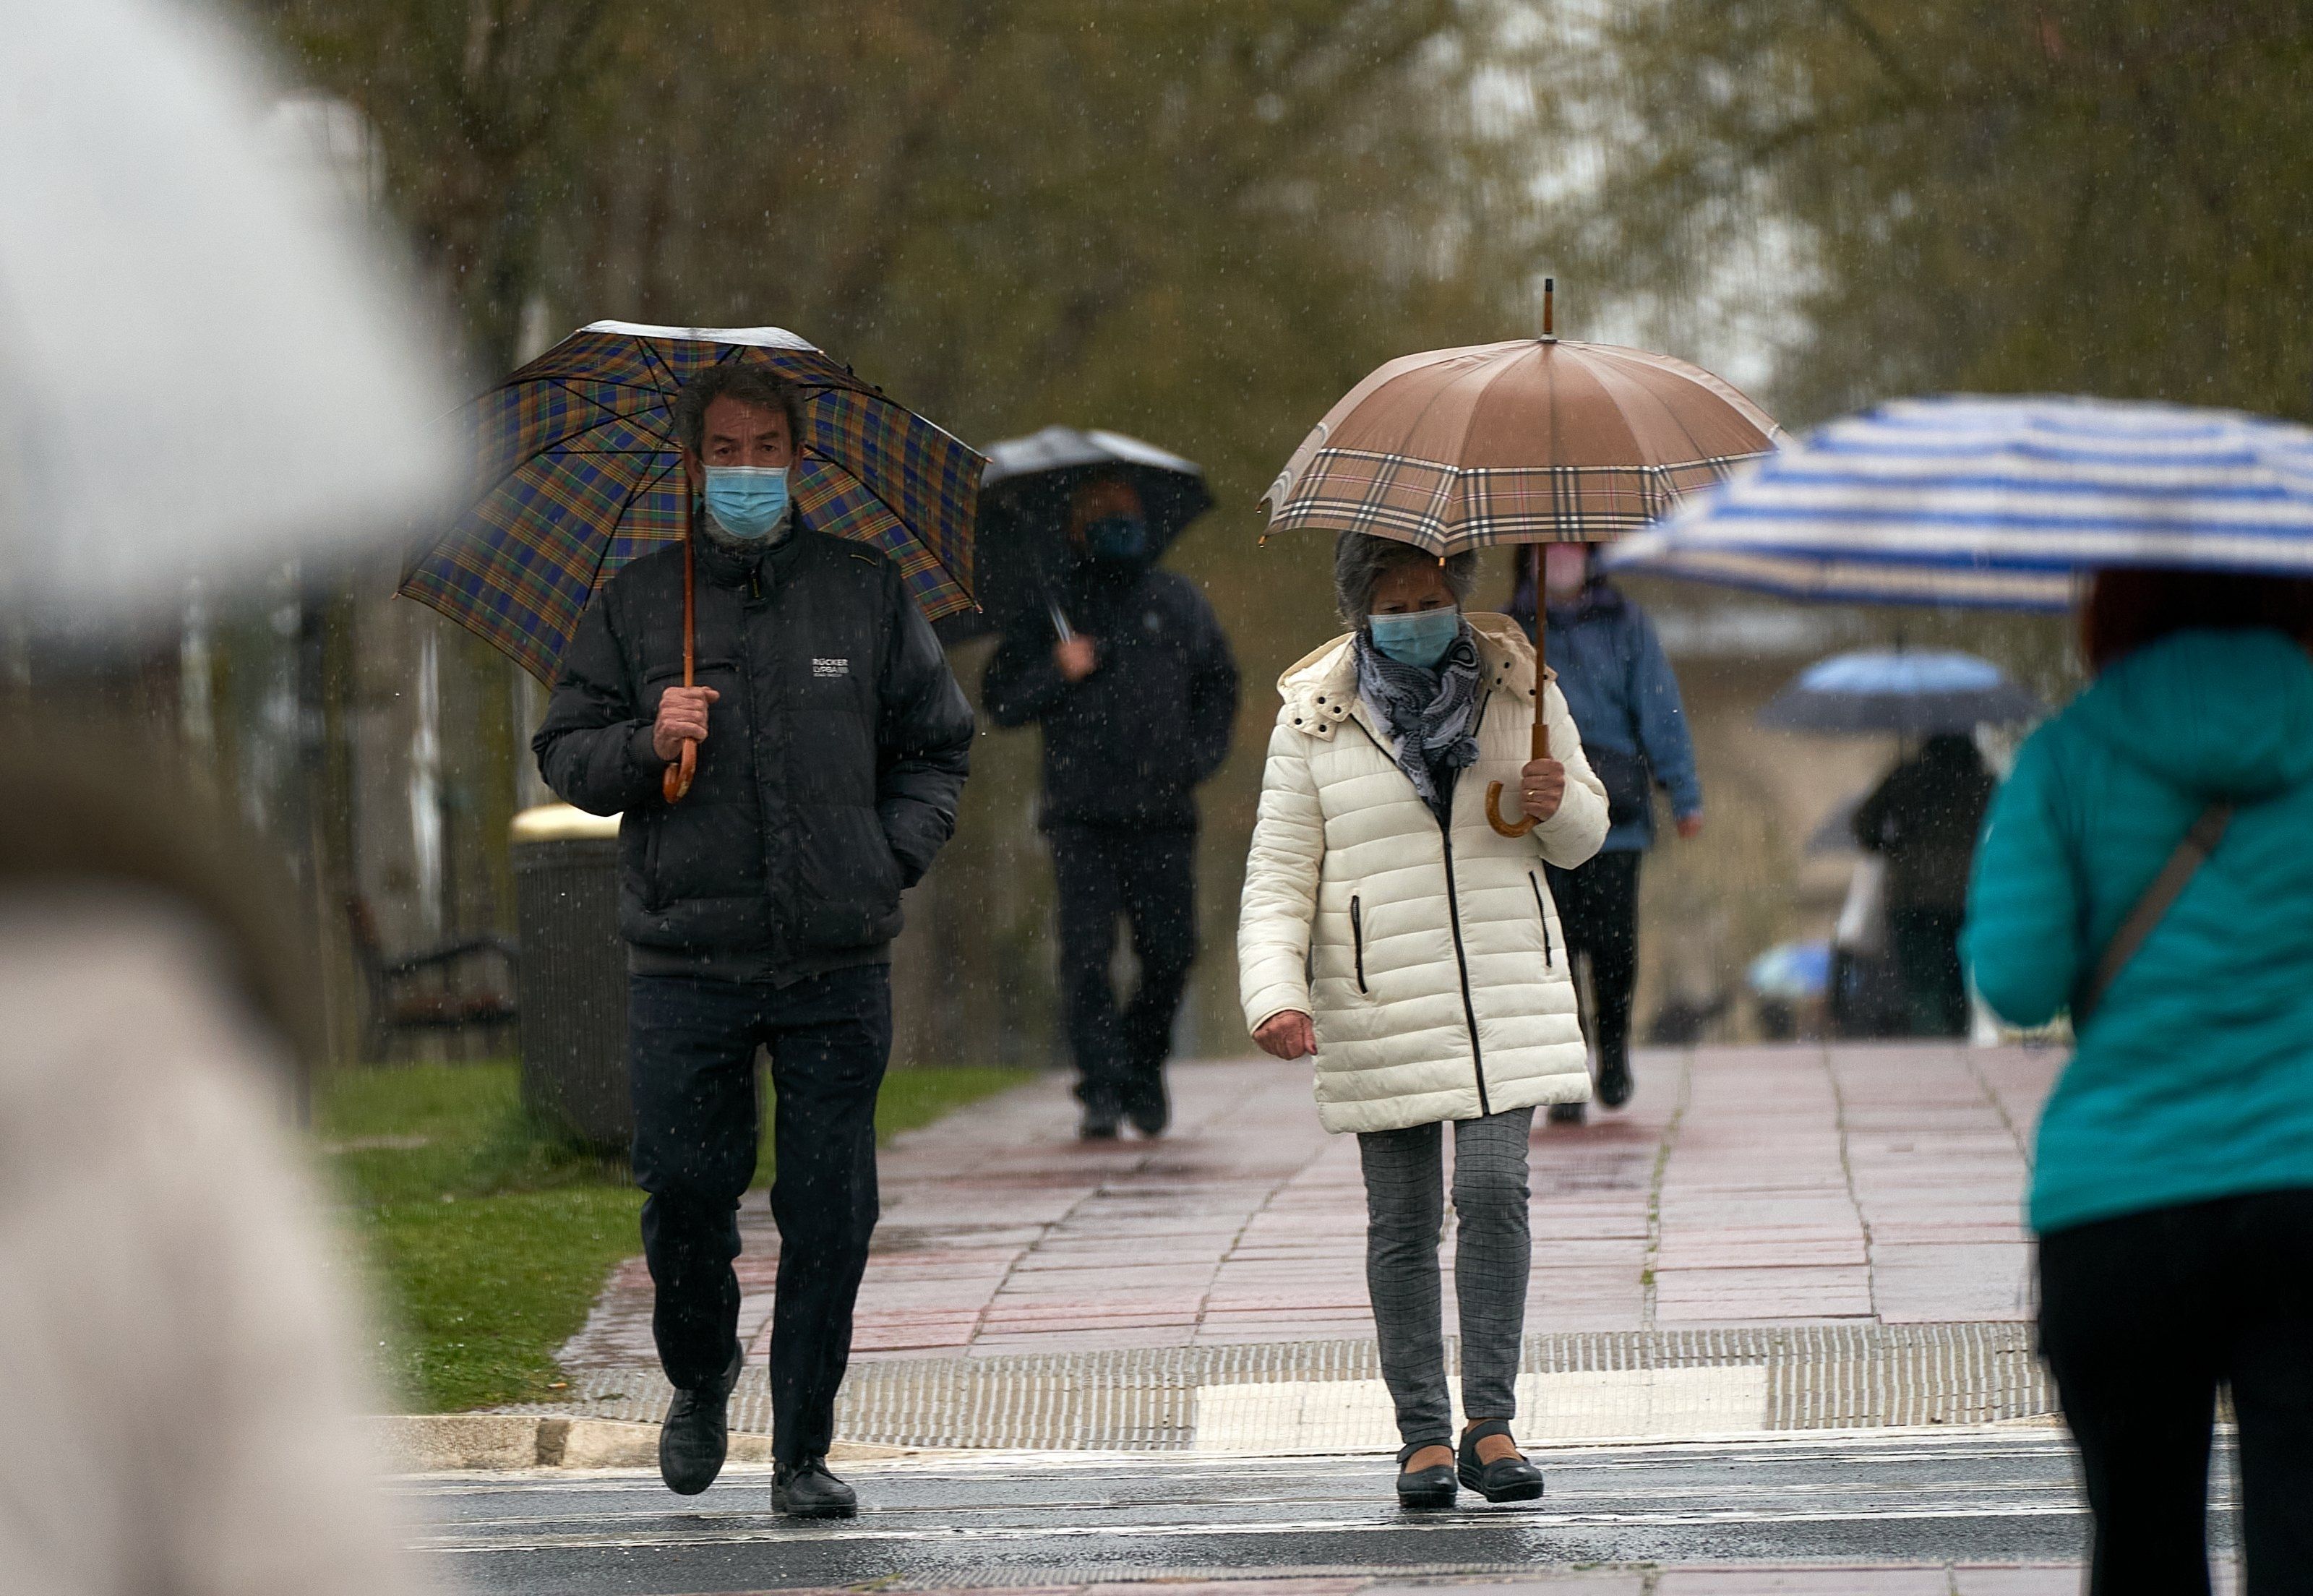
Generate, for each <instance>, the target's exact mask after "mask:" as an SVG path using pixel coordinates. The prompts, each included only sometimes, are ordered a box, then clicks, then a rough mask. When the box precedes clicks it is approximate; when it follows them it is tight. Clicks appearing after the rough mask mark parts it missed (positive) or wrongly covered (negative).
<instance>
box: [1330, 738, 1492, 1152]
mask: <svg viewBox="0 0 2313 1596" xmlns="http://www.w3.org/2000/svg"><path fill="white" fill-rule="evenodd" d="M1488 697H1490V698H1491V694H1489V695H1488ZM1485 719H1486V706H1485V703H1484V701H1480V703H1479V705H1478V719H1477V720H1476V721H1475V722H1473V725H1472V727H1471V730H1472V732H1473V733H1475V731H1476V730H1477V728H1478V727H1481V726H1483V725H1484V724H1485ZM1358 729H1359V731H1361V732H1364V733H1365V734H1366V741H1368V742H1369V743H1371V744H1372V745H1374V746H1375V747H1376V748H1379V749H1381V755H1382V757H1383V758H1384V759H1387V758H1388V757H1389V750H1388V749H1387V748H1385V747H1383V746H1382V741H1381V739H1380V738H1379V737H1377V736H1374V735H1373V732H1372V731H1371V730H1370V729H1369V728H1368V727H1367V726H1366V723H1365V722H1364V721H1362V720H1360V721H1359V722H1358ZM1424 807H1427V806H1426V805H1425V806H1424ZM1432 818H1435V816H1432ZM1438 842H1439V844H1440V845H1441V846H1443V847H1444V849H1445V851H1446V917H1447V921H1448V922H1449V923H1450V924H1451V925H1452V927H1453V929H1454V965H1455V970H1456V974H1458V975H1459V976H1460V978H1461V982H1462V1018H1463V1021H1464V1023H1465V1024H1466V1025H1468V1027H1470V1068H1471V1071H1472V1073H1473V1074H1474V1075H1476V1077H1477V1080H1478V1113H1479V1114H1480V1115H1491V1114H1492V1113H1493V1111H1494V1106H1493V1103H1492V1101H1491V1099H1490V1098H1488V1097H1487V1095H1486V1054H1485V1050H1484V1049H1483V1048H1482V1047H1481V1046H1480V1045H1478V1005H1477V1003H1476V1002H1475V1001H1473V999H1472V998H1471V996H1470V956H1469V953H1468V951H1467V950H1466V949H1465V948H1464V947H1463V946H1462V895H1461V892H1460V890H1459V889H1458V888H1456V886H1455V885H1454V828H1453V827H1452V826H1450V825H1448V824H1447V823H1446V822H1445V821H1443V820H1440V821H1438Z"/></svg>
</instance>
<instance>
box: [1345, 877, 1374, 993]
mask: <svg viewBox="0 0 2313 1596" xmlns="http://www.w3.org/2000/svg"><path fill="white" fill-rule="evenodd" d="M1350 948H1352V949H1353V950H1354V951H1355V953H1356V956H1357V962H1358V991H1359V992H1360V993H1361V994H1365V995H1368V996H1370V995H1371V994H1370V993H1367V992H1366V906H1365V903H1364V900H1362V899H1360V898H1355V897H1353V898H1351V899H1350Z"/></svg>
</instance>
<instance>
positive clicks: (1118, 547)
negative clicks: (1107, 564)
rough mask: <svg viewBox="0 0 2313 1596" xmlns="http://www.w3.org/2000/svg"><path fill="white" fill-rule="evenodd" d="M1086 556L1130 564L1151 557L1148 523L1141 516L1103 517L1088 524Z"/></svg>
mask: <svg viewBox="0 0 2313 1596" xmlns="http://www.w3.org/2000/svg"><path fill="white" fill-rule="evenodd" d="M1084 541H1085V552H1086V554H1087V555H1089V556H1091V557H1092V558H1093V559H1095V560H1117V561H1121V562H1129V561H1131V560H1145V559H1147V558H1148V523H1147V522H1146V521H1143V520H1142V519H1141V518H1140V517H1139V516H1100V517H1099V518H1098V519H1096V520H1092V521H1087V522H1086V523H1085V529H1084Z"/></svg>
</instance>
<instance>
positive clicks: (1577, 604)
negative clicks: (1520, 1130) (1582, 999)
mask: <svg viewBox="0 0 2313 1596" xmlns="http://www.w3.org/2000/svg"><path fill="white" fill-rule="evenodd" d="M1536 552H1537V554H1538V556H1539V565H1540V568H1541V582H1540V586H1541V599H1542V603H1543V605H1544V606H1545V615H1544V618H1545V619H1546V620H1547V621H1548V622H1549V623H1550V664H1551V669H1552V672H1553V673H1554V674H1555V675H1556V676H1557V679H1558V685H1559V688H1560V690H1561V692H1564V693H1565V695H1566V707H1567V708H1568V709H1569V710H1571V711H1572V713H1573V716H1574V724H1575V725H1576V726H1577V727H1579V728H1580V730H1581V733H1582V751H1583V753H1584V754H1586V755H1587V757H1588V758H1589V761H1590V768H1591V769H1592V770H1593V771H1595V772H1597V775H1598V780H1600V781H1601V782H1603V783H1605V789H1606V816H1607V821H1608V825H1607V831H1606V841H1605V844H1604V845H1603V846H1601V847H1600V848H1599V850H1598V852H1597V854H1596V857H1595V858H1593V859H1591V860H1589V861H1588V862H1587V863H1585V864H1582V865H1579V866H1577V867H1575V868H1574V869H1560V868H1559V867H1557V866H1556V865H1552V866H1550V867H1548V872H1547V873H1548V877H1549V881H1550V893H1551V896H1552V899H1553V900H1555V901H1556V903H1557V904H1558V906H1559V912H1560V913H1562V914H1563V915H1564V916H1565V917H1566V949H1567V953H1568V955H1569V957H1572V958H1576V959H1579V960H1580V961H1581V962H1582V964H1583V965H1584V966H1585V967H1586V970H1587V974H1588V978H1589V983H1590V1022H1591V1028H1592V1031H1593V1035H1592V1036H1591V1038H1590V1040H1591V1042H1592V1043H1593V1044H1594V1045H1596V1049H1597V1054H1598V1101H1599V1102H1600V1103H1602V1104H1603V1105H1605V1107H1609V1108H1620V1107H1622V1106H1623V1104H1625V1103H1627V1102H1629V1101H1630V1100H1631V1085H1632V1082H1631V998H1632V996H1633V995H1634V993H1635V992H1637V990H1638V983H1639V861H1640V860H1642V859H1644V858H1645V857H1646V851H1647V850H1648V849H1649V848H1651V847H1653V846H1654V841H1655V807H1654V789H1655V788H1657V787H1658V786H1659V787H1661V788H1663V789H1666V790H1667V791H1668V793H1669V794H1670V807H1671V816H1672V822H1673V824H1675V826H1676V827H1677V829H1678V834H1679V835H1680V836H1682V837H1688V838H1692V837H1696V836H1700V835H1701V834H1702V781H1701V780H1699V779H1698V778H1697V777H1696V775H1695V771H1694V740H1693V738H1692V737H1691V736H1688V735H1687V729H1686V710H1685V706H1684V704H1683V703H1682V702H1681V701H1680V699H1679V693H1678V678H1677V676H1676V675H1674V674H1672V671H1671V668H1670V660H1669V658H1668V657H1667V656H1666V655H1665V654H1664V653H1663V647H1662V641H1661V639H1658V638H1657V637H1656V636H1655V629H1654V623H1653V622H1650V621H1649V620H1648V619H1647V616H1646V612H1645V611H1643V610H1641V609H1640V608H1639V606H1638V605H1636V604H1632V603H1631V601H1630V600H1629V599H1628V598H1625V597H1624V596H1623V593H1622V590H1621V589H1620V588H1618V587H1616V586H1614V584H1613V583H1612V582H1610V581H1608V580H1607V579H1606V578H1605V576H1604V575H1603V574H1602V573H1601V572H1599V571H1598V569H1596V565H1595V564H1594V563H1593V561H1592V559H1591V553H1590V549H1589V547H1588V546H1587V544H1583V543H1543V544H1540V545H1538V547H1537V551H1536ZM1535 565H1536V561H1535V560H1524V561H1521V569H1520V576H1519V579H1518V586H1517V592H1516V593H1515V594H1514V595H1512V597H1511V599H1510V613H1511V614H1513V615H1514V616H1516V617H1517V620H1518V622H1520V623H1521V624H1522V625H1524V626H1525V628H1526V635H1527V636H1528V637H1529V638H1531V637H1532V636H1533V635H1534V627H1535ZM1582 1108H1583V1106H1582V1105H1581V1104H1579V1103H1561V1104H1558V1105H1557V1106H1555V1107H1552V1109H1551V1111H1550V1117H1551V1118H1552V1119H1553V1120H1558V1121H1561V1122H1562V1123H1575V1122H1579V1120H1580V1119H1581V1118H1582Z"/></svg>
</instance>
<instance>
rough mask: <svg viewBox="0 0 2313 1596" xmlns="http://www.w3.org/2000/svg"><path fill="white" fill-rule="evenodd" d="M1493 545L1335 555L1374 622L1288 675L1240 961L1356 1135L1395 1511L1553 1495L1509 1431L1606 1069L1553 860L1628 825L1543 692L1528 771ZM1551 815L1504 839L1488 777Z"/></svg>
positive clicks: (1264, 1028)
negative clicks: (1446, 1131) (1540, 735)
mask: <svg viewBox="0 0 2313 1596" xmlns="http://www.w3.org/2000/svg"><path fill="white" fill-rule="evenodd" d="M1476 566H1477V557H1476V556H1475V555H1474V554H1461V555H1456V556H1455V557H1454V558H1453V559H1451V560H1443V561H1441V560H1438V558H1437V556H1435V555H1433V554H1430V553H1428V552H1426V551H1423V550H1420V549H1417V548H1414V547H1412V545H1410V544H1406V543H1400V542H1391V541H1388V540H1386V539H1383V538H1377V537H1368V536H1366V535H1364V534H1362V533H1344V534H1343V535H1342V536H1341V539H1340V540H1339V542H1338V543H1337V544H1336V546H1335V551H1334V559H1333V585H1334V592H1335V596H1336V598H1337V599H1338V601H1339V603H1340V606H1341V616H1342V619H1344V620H1345V621H1347V622H1349V623H1350V626H1351V628H1352V629H1353V630H1351V631H1350V635H1348V636H1347V637H1341V638H1336V639H1333V640H1332V642H1330V643H1327V644H1325V645H1324V647H1322V648H1318V649H1317V650H1316V651H1315V652H1314V653H1312V654H1310V655H1309V656H1307V657H1306V658H1304V659H1303V660H1301V661H1300V663H1298V664H1297V665H1296V666H1293V667H1292V668H1291V669H1289V670H1288V671H1287V672H1286V673H1285V675H1284V676H1283V677H1281V678H1280V681H1279V683H1278V690H1279V691H1280V692H1281V693H1282V694H1283V695H1284V699H1285V703H1284V707H1283V708H1282V709H1281V710H1279V712H1278V717H1277V727H1276V730H1275V731H1274V732H1273V733H1272V734H1271V737H1270V743H1269V764H1268V769H1267V771H1266V772H1265V773H1264V775H1263V777H1262V793H1261V813H1260V818H1259V819H1258V820H1257V821H1256V823H1255V824H1254V827H1253V849H1252V852H1251V855H1250V856H1249V857H1248V858H1247V860H1246V861H1245V880H1244V906H1243V910H1242V915H1241V919H1240V921H1239V923H1238V929H1237V959H1238V973H1239V980H1240V984H1241V989H1242V992H1243V996H1244V1012H1245V1022H1246V1024H1247V1025H1248V1027H1250V1028H1251V1029H1252V1032H1253V1040H1254V1041H1255V1042H1257V1043H1259V1044H1260V1045H1261V1046H1262V1048H1263V1049H1264V1050H1265V1051H1267V1052H1268V1053H1271V1054H1274V1055H1275V1056H1277V1057H1279V1058H1281V1059H1297V1058H1306V1057H1309V1056H1310V1055H1312V1054H1314V1055H1315V1059H1316V1086H1317V1116H1318V1119H1319V1121H1320V1122H1321V1123H1322V1124H1324V1127H1325V1128H1326V1129H1327V1130H1329V1131H1336V1132H1339V1131H1351V1132H1355V1133H1357V1137H1358V1156H1359V1162H1360V1164H1361V1166H1362V1168H1363V1170H1364V1174H1365V1186H1366V1212H1367V1227H1366V1283H1367V1289H1368V1292H1369V1293H1370V1295H1371V1297H1372V1300H1373V1310H1374V1327H1375V1330H1376V1333H1377V1336H1378V1339H1379V1341H1380V1344H1381V1366H1382V1377H1383V1379H1384V1380H1385V1381H1386V1382H1387V1384H1388V1387H1389V1391H1390V1396H1391V1398H1392V1400H1393V1401H1394V1404H1395V1406H1396V1411H1397V1425H1398V1433H1399V1434H1400V1436H1401V1438H1402V1439H1403V1441H1404V1442H1405V1444H1404V1447H1403V1450H1402V1451H1400V1452H1399V1453H1398V1459H1397V1460H1398V1477H1397V1495H1398V1499H1399V1501H1400V1502H1401V1503H1403V1504H1404V1505H1405V1506H1408V1507H1417V1508H1436V1507H1450V1506H1452V1505H1453V1503H1454V1495H1455V1486H1456V1481H1457V1479H1458V1481H1459V1482H1460V1483H1461V1484H1463V1485H1465V1486H1469V1487H1470V1488H1471V1489H1473V1490H1475V1491H1477V1492H1479V1493H1480V1494H1481V1495H1483V1496H1484V1497H1485V1498H1486V1499H1487V1500H1488V1501H1490V1502H1523V1501H1532V1500H1533V1499H1534V1498H1535V1497H1538V1496H1540V1495H1542V1471H1541V1470H1540V1469H1539V1468H1535V1465H1534V1464H1533V1463H1531V1462H1529V1461H1527V1460H1526V1458H1525V1457H1524V1456H1523V1455H1522V1454H1521V1453H1520V1452H1519V1451H1518V1447H1517V1442H1516V1440H1515V1439H1513V1438H1512V1435H1511V1433H1510V1422H1511V1420H1513V1419H1514V1418H1516V1417H1517V1389H1516V1388H1517V1368H1518V1354H1519V1349H1520V1338H1521V1336H1523V1334H1524V1331H1525V1325H1526V1277H1527V1274H1528V1271H1529V1266H1530V1265H1531V1263H1532V1243H1531V1240H1530V1238H1529V1234H1528V1230H1527V1216H1526V1204H1527V1186H1526V1149H1527V1143H1528V1139H1529V1137H1530V1135H1531V1133H1532V1129H1533V1124H1534V1111H1535V1107H1537V1106H1539V1105H1542V1104H1547V1103H1564V1102H1579V1101H1581V1100H1582V1099H1583V1098H1587V1097H1588V1096H1589V1094H1590V1074H1589V1070H1588V1066H1587V1060H1586V1057H1585V1054H1584V1048H1583V1043H1582V1027H1581V1023H1580V1021H1579V1018H1577V1016H1576V1012H1575V1010H1576V1003H1575V995H1574V984H1573V982H1572V980H1571V979H1570V976H1569V974H1568V972H1567V966H1566V959H1565V957H1564V955H1565V938H1564V935H1563V933H1562V932H1561V930H1560V929H1559V922H1558V915H1557V913H1556V911H1555V909H1554V908H1553V907H1552V902H1551V895H1550V892H1549V889H1548V887H1547V886H1546V885H1545V883H1544V879H1543V869H1544V867H1545V866H1546V865H1553V864H1554V865H1558V866H1561V867H1570V866H1574V865H1579V864H1580V863H1582V862H1583V860H1587V859H1588V858H1589V857H1590V856H1591V854H1592V853H1594V852H1595V851H1596V850H1597V847H1598V844H1599V842H1600V841H1601V840H1602V839H1604V838H1605V834H1606V793H1605V787H1604V786H1603V785H1602V784H1601V783H1600V782H1599V780H1598V778H1597V777H1596V776H1595V775H1593V774H1592V773H1591V772H1590V766H1589V763H1588V762H1587V760H1586V759H1585V758H1584V756H1583V748H1582V739H1581V736H1580V735H1579V733H1578V731H1577V730H1576V728H1575V725H1574V721H1573V719H1572V717H1571V716H1570V715H1569V713H1568V712H1567V706H1566V701H1565V699H1564V698H1563V697H1562V696H1561V694H1560V693H1559V692H1558V689H1557V687H1556V686H1555V685H1554V684H1552V683H1549V682H1548V681H1547V679H1545V681H1544V682H1543V684H1542V692H1541V697H1540V701H1539V710H1540V712H1541V713H1542V714H1543V716H1544V718H1545V724H1546V725H1547V726H1548V727H1549V731H1550V748H1551V753H1552V757H1550V758H1547V759H1535V760H1529V759H1528V758H1527V757H1526V755H1527V754H1528V752H1529V750H1530V748H1531V741H1530V737H1531V732H1532V727H1533V725H1534V721H1533V717H1534V715H1535V712H1536V707H1537V701H1536V698H1535V685H1536V684H1535V657H1534V649H1533V648H1532V646H1531V645H1529V644H1528V643H1527V641H1526V637H1525V635H1524V634H1523V633H1522V632H1521V631H1520V630H1518V628H1517V624H1516V623H1515V622H1512V621H1510V620H1509V619H1508V617H1507V616H1502V615H1485V614H1478V615H1466V616H1465V615H1464V613H1462V607H1461V606H1462V602H1463V600H1464V597H1465V596H1466V595H1468V593H1469V590H1470V584H1471V582H1472V580H1473V578H1474V577H1475V575H1476ZM1495 780H1499V781H1500V782H1502V783H1503V784H1504V786H1505V788H1506V789H1509V790H1511V791H1515V792H1516V793H1517V795H1518V806H1519V808H1520V809H1521V811H1522V812H1523V813H1524V814H1526V815H1527V816H1532V817H1533V818H1534V819H1535V821H1536V822H1538V823H1539V824H1536V825H1535V827H1534V828H1533V829H1532V830H1531V831H1530V832H1528V833H1526V835H1524V836H1519V837H1506V836H1503V835H1501V834H1500V833H1499V832H1497V831H1495V830H1494V828H1493V827H1492V826H1491V824H1488V823H1487V819H1486V814H1485V793H1486V787H1487V783H1488V782H1490V781H1495ZM1446 1124H1451V1125H1452V1126H1453V1127H1454V1183H1453V1184H1454V1191H1453V1195H1454V1212H1455V1215H1456V1227H1455V1245H1456V1256H1455V1265H1454V1267H1455V1274H1454V1283H1455V1292H1456V1296H1457V1297H1458V1298H1459V1300H1460V1303H1461V1362H1462V1405H1463V1410H1464V1413H1465V1414H1467V1415H1469V1424H1467V1426H1466V1427H1465V1428H1464V1430H1463V1432H1462V1436H1461V1443H1460V1446H1459V1449H1458V1453H1457V1450H1456V1447H1455V1445H1454V1433H1453V1405H1452V1402H1451V1400H1450V1398H1449V1393H1448V1388H1447V1380H1446V1355H1445V1343H1444V1339H1443V1331H1442V1326H1441V1324H1440V1319H1439V1314H1440V1285H1439V1281H1438V1231H1439V1229H1440V1227H1441V1225H1442V1224H1443V1222H1444V1219H1445V1168H1444V1154H1443V1148H1442V1133H1441V1129H1440V1127H1441V1126H1443V1125H1446Z"/></svg>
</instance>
